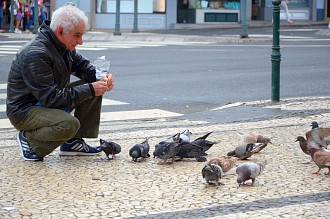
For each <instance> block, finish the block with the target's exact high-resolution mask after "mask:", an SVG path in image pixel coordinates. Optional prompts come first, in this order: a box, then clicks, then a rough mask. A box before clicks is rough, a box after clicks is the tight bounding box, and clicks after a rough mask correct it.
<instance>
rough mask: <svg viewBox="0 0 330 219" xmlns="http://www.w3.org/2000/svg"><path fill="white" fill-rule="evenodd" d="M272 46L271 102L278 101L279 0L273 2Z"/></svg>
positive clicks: (279, 60)
mask: <svg viewBox="0 0 330 219" xmlns="http://www.w3.org/2000/svg"><path fill="white" fill-rule="evenodd" d="M272 3H273V46H272V55H271V60H272V95H271V100H272V101H273V102H279V101H280V63H281V52H280V32H279V30H280V4H281V0H273V1H272Z"/></svg>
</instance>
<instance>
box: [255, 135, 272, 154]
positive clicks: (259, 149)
mask: <svg viewBox="0 0 330 219" xmlns="http://www.w3.org/2000/svg"><path fill="white" fill-rule="evenodd" d="M258 143H261V144H262V145H261V146H260V147H258V148H256V149H255V153H259V152H260V151H261V150H262V149H264V148H265V147H266V146H267V145H268V143H270V144H272V142H271V140H270V138H263V139H262V142H258Z"/></svg>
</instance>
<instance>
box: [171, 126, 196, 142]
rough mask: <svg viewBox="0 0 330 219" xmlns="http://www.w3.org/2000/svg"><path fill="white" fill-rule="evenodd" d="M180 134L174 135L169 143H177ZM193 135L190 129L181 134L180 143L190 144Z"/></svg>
mask: <svg viewBox="0 0 330 219" xmlns="http://www.w3.org/2000/svg"><path fill="white" fill-rule="evenodd" d="M177 135H178V134H175V135H173V136H172V137H171V138H170V141H169V142H175V141H176V138H177ZM191 135H192V133H191V132H190V131H189V129H186V130H184V131H183V132H181V133H180V142H190V136H191Z"/></svg>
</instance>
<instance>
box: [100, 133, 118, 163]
mask: <svg viewBox="0 0 330 219" xmlns="http://www.w3.org/2000/svg"><path fill="white" fill-rule="evenodd" d="M100 144H101V145H100V147H99V148H101V149H102V151H103V152H104V153H105V155H106V156H107V158H108V160H110V159H113V158H114V157H115V155H116V154H119V153H120V152H121V146H120V145H119V144H117V143H115V142H112V141H106V140H103V139H101V138H100ZM110 154H111V155H112V157H111V158H110V157H109V155H110Z"/></svg>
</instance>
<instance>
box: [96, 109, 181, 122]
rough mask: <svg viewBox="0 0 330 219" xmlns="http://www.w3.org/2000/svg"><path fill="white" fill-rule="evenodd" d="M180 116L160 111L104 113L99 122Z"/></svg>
mask: <svg viewBox="0 0 330 219" xmlns="http://www.w3.org/2000/svg"><path fill="white" fill-rule="evenodd" d="M182 115H183V114H180V113H175V112H170V111H165V110H161V109H148V110H134V111H119V112H104V113H101V121H121V120H136V119H155V118H164V117H178V116H182Z"/></svg>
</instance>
